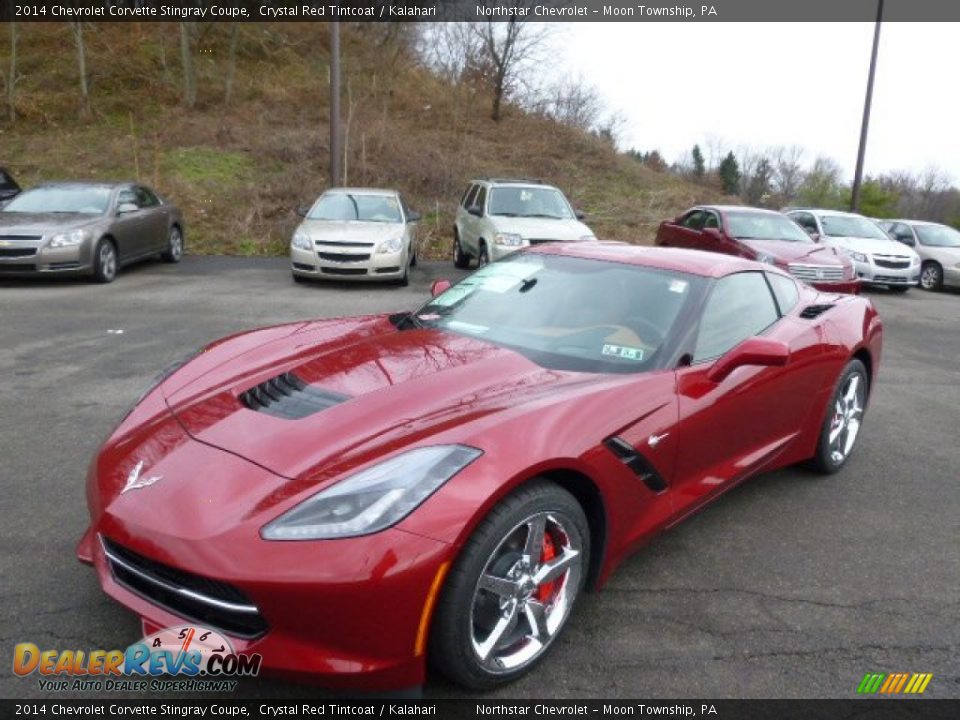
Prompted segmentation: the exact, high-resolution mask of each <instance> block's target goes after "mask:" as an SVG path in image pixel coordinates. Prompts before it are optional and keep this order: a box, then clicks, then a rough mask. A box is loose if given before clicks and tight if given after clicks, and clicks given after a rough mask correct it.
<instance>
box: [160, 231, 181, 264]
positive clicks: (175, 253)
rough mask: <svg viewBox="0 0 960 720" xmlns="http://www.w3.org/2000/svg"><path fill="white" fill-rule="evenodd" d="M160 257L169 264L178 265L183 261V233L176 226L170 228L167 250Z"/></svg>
mask: <svg viewBox="0 0 960 720" xmlns="http://www.w3.org/2000/svg"><path fill="white" fill-rule="evenodd" d="M160 257H161V258H163V260H164V262H168V263H178V262H180V261H181V260H183V231H182V230H180V228H179V227H177V226H176V225H174V226H173V227H172V228H170V237H169V238H167V250H166V252H164V253H163V254H162V255H161V256H160Z"/></svg>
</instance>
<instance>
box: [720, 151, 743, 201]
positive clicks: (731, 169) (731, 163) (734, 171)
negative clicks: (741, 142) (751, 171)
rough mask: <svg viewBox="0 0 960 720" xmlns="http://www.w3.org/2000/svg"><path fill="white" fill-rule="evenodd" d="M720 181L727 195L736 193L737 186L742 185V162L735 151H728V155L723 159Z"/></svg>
mask: <svg viewBox="0 0 960 720" xmlns="http://www.w3.org/2000/svg"><path fill="white" fill-rule="evenodd" d="M718 172H719V174H720V182H721V183H722V184H723V191H724V192H725V193H726V194H727V195H736V194H737V188H739V187H740V164H739V163H738V162H737V158H735V157H734V156H733V152H732V151H731V152H728V153H727V156H726V157H725V158H724V159H723V160H722V161H721V163H720V167H719V168H718Z"/></svg>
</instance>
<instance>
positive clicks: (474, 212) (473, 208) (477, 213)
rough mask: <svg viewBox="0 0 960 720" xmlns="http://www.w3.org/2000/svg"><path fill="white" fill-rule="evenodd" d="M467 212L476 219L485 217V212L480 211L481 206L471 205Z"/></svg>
mask: <svg viewBox="0 0 960 720" xmlns="http://www.w3.org/2000/svg"><path fill="white" fill-rule="evenodd" d="M467 212H468V213H470V214H471V215H473V216H475V217H483V210H481V209H480V206H479V205H471V206H470V207H468V208H467Z"/></svg>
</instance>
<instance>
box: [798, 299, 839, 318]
mask: <svg viewBox="0 0 960 720" xmlns="http://www.w3.org/2000/svg"><path fill="white" fill-rule="evenodd" d="M832 307H833V305H831V304H829V303H827V304H824V305H807V306H806V307H805V308H804V309H803V310H801V311H800V317H802V318H803V319H804V320H813V319H814V318H817V317H820V316H821V315H823V313H825V312H826V311H827V310H829V309H830V308H832Z"/></svg>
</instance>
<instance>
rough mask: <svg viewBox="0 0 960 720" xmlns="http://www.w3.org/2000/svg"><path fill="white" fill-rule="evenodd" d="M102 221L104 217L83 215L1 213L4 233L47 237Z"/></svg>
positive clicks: (1, 224)
mask: <svg viewBox="0 0 960 720" xmlns="http://www.w3.org/2000/svg"><path fill="white" fill-rule="evenodd" d="M102 219H103V216H102V215H84V214H82V213H18V212H0V230H2V231H3V232H4V233H17V234H23V235H45V234H47V233H49V232H51V231H54V230H66V229H68V228H80V227H86V226H88V225H96V224H97V223H98V222H99V221H100V220H102Z"/></svg>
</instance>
